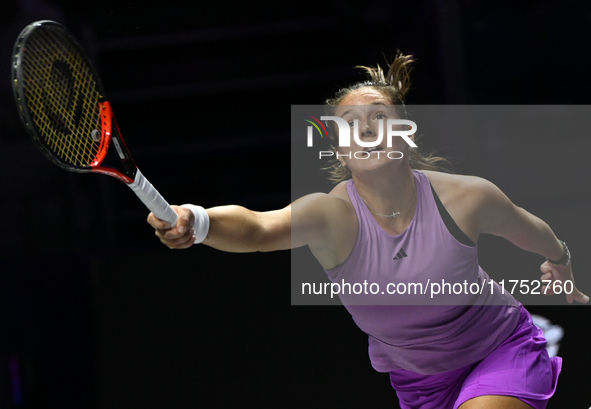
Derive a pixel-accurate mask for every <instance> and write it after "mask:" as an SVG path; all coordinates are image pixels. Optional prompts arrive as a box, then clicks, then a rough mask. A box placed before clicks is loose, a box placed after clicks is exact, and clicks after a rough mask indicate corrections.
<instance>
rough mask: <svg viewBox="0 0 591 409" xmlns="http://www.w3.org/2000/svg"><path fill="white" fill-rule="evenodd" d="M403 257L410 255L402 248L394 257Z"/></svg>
mask: <svg viewBox="0 0 591 409" xmlns="http://www.w3.org/2000/svg"><path fill="white" fill-rule="evenodd" d="M403 257H408V255H407V254H406V253H405V252H404V249H403V248H401V249H400V251H399V252H398V253H396V257H394V258H393V260H400V259H401V258H403Z"/></svg>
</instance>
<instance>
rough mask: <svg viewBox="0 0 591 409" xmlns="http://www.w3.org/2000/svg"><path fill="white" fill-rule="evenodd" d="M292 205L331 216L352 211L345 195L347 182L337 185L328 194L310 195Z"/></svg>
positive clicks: (349, 200)
mask: <svg viewBox="0 0 591 409" xmlns="http://www.w3.org/2000/svg"><path fill="white" fill-rule="evenodd" d="M293 204H294V205H296V206H298V207H300V208H308V209H315V210H316V211H319V212H323V213H327V214H333V215H334V214H338V213H340V212H341V211H346V212H348V211H350V210H351V209H352V204H351V199H350V198H349V194H348V193H347V181H344V182H341V183H339V184H337V185H336V186H335V187H334V188H333V189H332V190H331V191H330V192H329V193H310V194H308V195H306V196H303V197H301V198H300V199H298V200H296V201H295V202H294V203H293Z"/></svg>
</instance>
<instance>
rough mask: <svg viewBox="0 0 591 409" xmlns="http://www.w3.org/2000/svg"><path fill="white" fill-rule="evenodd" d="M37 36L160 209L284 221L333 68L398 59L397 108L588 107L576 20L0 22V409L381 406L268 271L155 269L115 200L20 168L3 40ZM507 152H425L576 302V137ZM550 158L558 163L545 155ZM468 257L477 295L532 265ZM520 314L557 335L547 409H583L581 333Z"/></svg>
mask: <svg viewBox="0 0 591 409" xmlns="http://www.w3.org/2000/svg"><path fill="white" fill-rule="evenodd" d="M515 3H517V4H515ZM39 19H53V20H58V21H60V22H62V23H64V24H66V25H67V26H68V27H69V28H70V29H71V30H72V31H73V32H74V33H75V34H76V35H77V36H78V38H79V39H80V41H81V42H82V43H83V44H84V46H85V47H86V48H87V49H88V51H89V54H91V56H92V58H93V60H94V61H95V63H96V66H97V68H98V70H99V72H100V73H101V75H102V76H103V82H104V85H105V87H106V89H107V94H108V96H109V99H110V100H111V102H112V104H113V107H114V110H115V113H116V115H117V119H118V122H119V125H120V127H121V130H122V133H123V136H124V137H125V139H126V141H127V144H128V146H129V147H130V149H131V151H132V154H133V156H134V159H135V161H136V163H137V164H138V166H139V167H140V169H141V170H142V173H143V174H144V175H146V177H147V178H148V179H149V180H150V181H151V182H152V183H153V184H154V185H155V186H156V187H157V188H158V189H159V191H160V192H161V193H162V194H163V195H164V196H165V197H166V198H167V199H168V200H169V201H170V202H171V203H185V202H193V203H198V204H200V205H203V206H205V207H210V206H214V205H222V204H230V203H235V204H241V205H244V206H246V207H249V208H252V209H254V210H270V209H276V208H279V207H283V206H285V205H287V204H288V203H289V200H290V187H289V183H288V181H289V177H290V174H289V172H290V171H289V169H290V163H289V162H290V160H289V158H290V137H289V129H288V125H287V124H288V121H289V117H288V116H289V110H290V105H292V104H320V103H322V102H323V101H324V99H326V97H327V96H329V95H330V94H331V93H333V92H335V91H336V90H337V89H338V88H339V87H341V86H344V85H347V84H350V83H352V82H355V81H358V80H360V79H361V77H360V76H359V75H358V73H357V72H356V71H355V70H354V69H353V66H355V65H359V64H361V65H373V64H376V63H383V61H384V56H383V54H385V56H386V57H388V58H391V57H393V56H394V54H395V52H396V49H400V50H402V51H404V52H412V53H414V55H415V56H416V57H417V63H416V69H415V71H414V73H413V83H414V86H413V90H412V91H411V93H410V94H409V96H408V102H409V103H413V104H588V103H589V102H590V99H589V95H590V94H589V92H590V91H591V89H590V88H591V82H590V81H589V79H588V73H589V68H590V63H591V58H590V57H589V53H588V49H589V45H590V39H591V38H590V37H591V33H590V29H589V27H591V6H588V5H587V4H586V2H583V1H568V0H566V1H565V0H561V1H558V0H555V1H540V2H534V1H520V2H513V1H504V0H497V1H479V2H476V1H460V0H458V1H441V2H438V1H412V2H411V1H405V2H401V1H392V0H390V1H386V0H368V1H364V2H356V1H328V2H318V1H315V2H312V1H303V2H297V3H284V4H281V3H256V2H255V3H248V2H244V3H230V2H188V1H179V0H169V1H166V2H157V3H155V2H139V1H131V2H128V1H126V2H114V1H102V2H80V1H77V0H59V1H58V0H53V1H51V2H50V1H49V0H47V1H43V0H27V1H23V0H21V1H17V0H2V3H1V4H0V47H1V48H0V53H1V55H0V61H3V63H1V65H0V67H4V68H1V69H0V75H1V76H2V77H1V78H0V79H1V81H0V115H1V116H0V121H1V122H0V173H1V175H2V176H1V177H0V210H1V211H2V212H1V214H2V216H3V217H2V227H3V230H4V234H3V235H2V238H1V239H0V240H1V242H0V252H1V255H0V257H1V258H0V269H1V270H0V271H1V272H0V407H1V408H14V407H23V408H58V407H59V408H101V409H102V408H109V409H111V408H129V407H143V408H161V407H176V408H189V407H201V406H203V407H231V406H238V405H241V406H246V405H248V406H256V407H294V408H295V407H308V408H321V407H343V408H348V407H358V406H360V405H361V404H363V405H365V406H373V407H396V401H397V399H396V396H395V393H394V391H393V390H392V389H391V387H390V386H389V382H388V377H387V375H384V374H379V373H376V372H374V371H373V369H372V368H371V366H370V363H369V359H368V357H367V352H366V350H367V339H366V336H365V335H364V334H363V333H362V332H361V331H359V330H358V329H357V328H356V327H355V325H354V323H353V322H352V320H351V319H350V317H349V315H348V313H347V312H346V311H345V310H344V309H343V308H339V307H292V306H290V303H289V294H290V283H289V268H290V267H289V266H290V264H289V263H290V253H289V252H278V253H269V254H228V253H221V252H218V251H215V250H212V249H210V248H207V247H205V246H196V247H194V248H192V249H190V250H188V251H171V250H168V249H167V248H165V247H164V246H162V245H161V244H160V243H159V241H158V240H157V239H156V238H154V236H153V231H152V229H151V228H150V227H149V226H148V225H147V224H146V223H145V218H146V216H147V211H146V209H145V208H143V206H142V204H141V203H140V202H139V201H138V200H137V198H135V197H134V195H133V194H132V193H131V192H130V191H129V189H128V188H127V187H126V186H125V185H124V184H122V183H120V182H118V181H116V180H114V179H111V178H105V177H102V176H96V175H78V174H70V173H67V172H64V171H62V170H60V169H58V168H57V167H55V166H53V165H51V164H50V163H49V162H48V161H47V160H46V159H44V158H43V157H42V156H41V155H39V154H38V152H36V150H35V148H34V147H33V145H32V144H31V143H30V142H29V141H28V140H27V137H26V135H25V134H24V131H23V129H22V125H21V124H20V123H19V120H18V117H17V114H16V109H15V107H14V102H13V101H12V96H11V93H10V85H9V84H10V76H9V69H10V54H11V49H12V44H13V42H14V39H15V38H16V36H17V35H18V33H19V32H20V30H21V29H22V28H24V26H25V25H27V24H28V23H30V22H32V21H35V20H39ZM550 119H551V118H550ZM527 140H528V141H531V142H528V143H527V144H524V143H521V144H518V148H514V145H513V141H506V140H503V138H502V137H498V138H484V137H482V136H479V135H475V136H474V138H473V139H470V140H466V141H462V146H464V147H465V149H464V150H462V151H454V150H453V149H451V147H452V146H453V144H447V145H446V144H444V145H443V146H431V145H430V143H431V144H433V143H432V142H429V140H428V136H426V137H425V140H424V144H425V146H426V147H427V148H439V149H441V153H442V154H444V155H446V156H449V157H450V158H452V160H453V161H454V164H455V166H456V171H457V172H458V173H465V174H475V175H478V176H482V177H485V178H488V179H490V180H492V181H493V182H495V183H497V184H498V185H499V187H501V189H503V190H504V191H505V192H507V194H508V195H509V196H510V197H511V198H512V200H513V201H514V202H515V203H517V204H518V205H520V206H523V207H525V208H526V209H528V210H530V211H531V212H532V213H534V214H536V215H538V216H540V217H542V218H543V219H544V220H546V221H547V222H548V223H549V224H550V225H551V226H552V227H553V229H554V231H555V232H556V234H557V235H558V236H559V237H560V238H562V239H564V240H565V241H567V242H568V244H569V246H570V248H571V250H572V252H573V255H574V260H575V261H574V264H575V270H576V272H578V276H579V277H582V278H581V285H580V287H581V289H582V290H583V291H584V292H586V293H591V285H589V284H588V281H586V280H584V279H583V277H585V276H586V275H588V272H587V269H586V268H584V266H588V265H589V264H590V262H591V260H590V259H589V257H591V256H589V254H588V253H589V252H588V246H589V239H588V237H587V234H586V233H587V231H588V230H589V217H588V216H587V205H588V203H589V200H588V199H589V195H590V192H591V190H590V186H589V172H588V169H587V167H586V165H587V160H586V155H585V153H586V152H588V151H589V149H588V148H589V147H590V146H589V145H590V143H589V142H588V140H587V135H572V134H567V135H556V138H555V140H552V141H549V140H544V141H536V140H535V138H531V136H528V139H527ZM563 145H568V146H570V147H573V146H574V147H577V149H576V152H578V154H577V155H574V156H573V157H572V158H569V157H567V159H566V160H565V159H564V157H563V156H560V155H555V153H556V152H559V150H560V149H561V146H563ZM557 157H558V158H561V159H560V160H557V159H556V158H557ZM568 159H570V160H568ZM328 189H329V185H328V184H326V190H328ZM480 248H481V261H482V265H483V266H484V267H485V269H486V270H487V271H489V273H490V275H491V276H492V277H495V273H494V272H495V271H505V270H507V269H509V268H511V269H516V270H519V271H523V272H524V274H526V275H524V276H523V277H528V278H530V279H535V278H538V277H539V274H538V266H539V264H540V263H541V262H542V261H543V260H542V259H541V258H540V257H539V256H535V255H529V254H526V253H524V252H523V251H519V250H518V249H515V248H513V247H512V246H511V245H510V244H508V243H505V242H503V241H502V240H496V239H495V238H489V237H483V238H482V239H481V240H480ZM522 266H523V267H522ZM577 267H579V268H578V269H577ZM521 277H522V276H520V278H521ZM530 311H532V312H533V313H538V314H542V315H544V316H546V317H547V318H549V319H551V320H552V321H553V322H555V323H558V324H560V325H561V326H562V327H563V328H564V330H565V334H566V335H565V338H564V340H563V341H562V343H561V349H560V355H561V356H562V357H563V358H564V365H563V373H562V374H561V376H560V382H559V388H558V391H557V393H556V395H555V397H554V398H553V399H552V401H551V402H550V404H549V407H552V408H558V407H573V408H575V407H589V406H590V405H591V396H590V395H589V392H588V390H586V389H585V388H584V386H583V385H587V384H588V375H587V374H588V368H589V364H590V361H591V358H590V354H589V352H588V348H587V340H588V339H589V335H590V330H589V329H588V325H589V322H590V320H589V318H590V317H591V315H590V313H589V312H588V311H589V309H588V308H585V307H566V306H553V307H531V308H530ZM585 405H587V406H585Z"/></svg>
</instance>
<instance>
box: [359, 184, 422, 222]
mask: <svg viewBox="0 0 591 409" xmlns="http://www.w3.org/2000/svg"><path fill="white" fill-rule="evenodd" d="M359 197H361V195H359ZM361 200H363V201H364V202H365V204H366V205H368V206H369V208H370V209H371V210H373V212H374V213H375V214H377V215H378V216H382V217H396V216H398V215H399V214H402V213H404V212H406V211H407V210H408V209H410V208H411V207H412V205H414V204H415V200H417V188H416V186H415V195H414V197H413V199H412V203H411V204H410V206H408V207H407V208H406V209H404V210H403V211H401V212H392V214H380V213H378V212H377V211H376V209H374V208H373V207H371V205H370V204H369V203H367V202H366V201H365V199H364V198H362V197H361Z"/></svg>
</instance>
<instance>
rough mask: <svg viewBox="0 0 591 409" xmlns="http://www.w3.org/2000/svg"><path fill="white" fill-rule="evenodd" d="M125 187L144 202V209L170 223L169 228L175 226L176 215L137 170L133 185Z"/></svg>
mask: <svg viewBox="0 0 591 409" xmlns="http://www.w3.org/2000/svg"><path fill="white" fill-rule="evenodd" d="M127 186H129V187H130V188H131V189H132V190H133V191H134V192H135V194H136V195H137V197H139V198H140V200H141V201H142V202H144V204H145V205H146V207H147V208H148V209H149V210H150V211H151V212H152V213H154V216H156V217H157V218H158V219H160V220H164V221H165V222H168V223H170V226H171V227H174V226H175V225H176V222H177V219H178V215H177V214H176V212H175V211H174V210H173V209H172V207H170V205H169V204H168V202H167V201H166V200H164V198H163V197H162V195H161V194H160V193H158V191H157V190H156V189H155V188H154V186H152V184H151V183H150V182H148V179H146V178H145V177H144V175H142V172H140V171H139V169H138V170H137V172H136V174H135V180H134V181H133V183H130V184H128V185H127Z"/></svg>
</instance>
